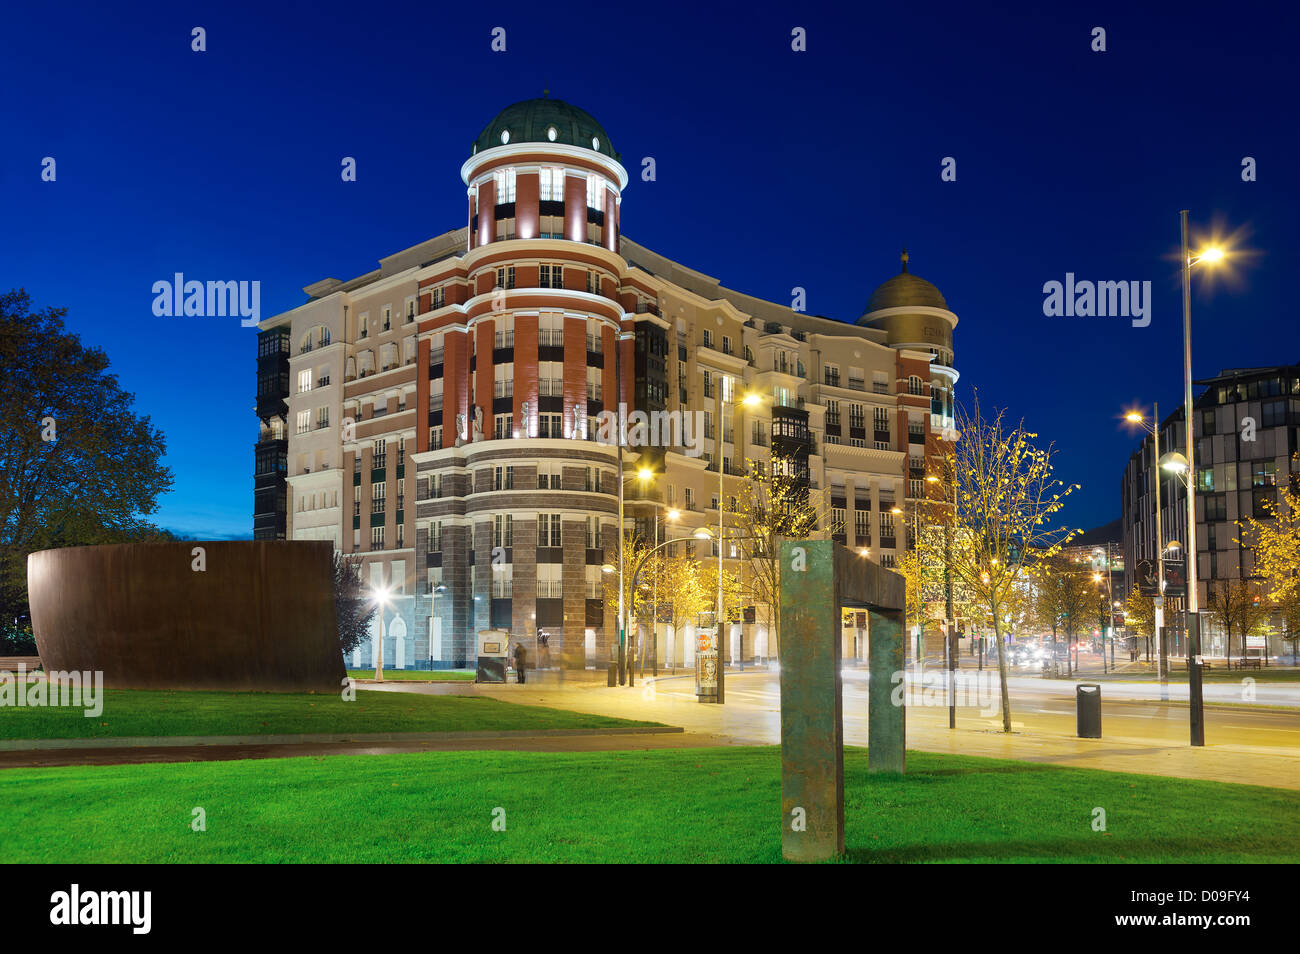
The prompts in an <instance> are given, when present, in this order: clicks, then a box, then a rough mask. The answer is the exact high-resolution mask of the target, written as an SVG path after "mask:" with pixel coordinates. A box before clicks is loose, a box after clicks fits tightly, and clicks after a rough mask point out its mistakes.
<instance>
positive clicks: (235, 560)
mask: <svg viewBox="0 0 1300 954" xmlns="http://www.w3.org/2000/svg"><path fill="white" fill-rule="evenodd" d="M27 590H28V600H29V602H30V604H31V608H32V628H33V629H34V631H35V634H36V648H37V649H38V651H39V652H40V654H41V660H42V662H43V664H44V667H45V669H46V671H53V670H60V669H61V670H65V671H71V670H81V671H85V670H92V671H93V670H99V671H102V672H103V674H104V685H106V686H111V687H117V688H132V689H230V690H271V691H278V692H291V691H297V692H303V691H312V690H315V691H322V692H337V691H339V687H340V686H341V684H342V682H343V679H344V676H345V672H344V668H343V654H342V653H341V652H340V650H339V638H338V629H337V624H336V622H335V617H334V570H333V546H332V544H330V543H329V542H325V541H320V542H316V541H312V542H307V541H255V542H243V541H239V542H231V541H201V542H192V541H186V542H183V543H126V544H119V545H115V546H96V547H67V548H64V549H58V550H42V551H40V552H38V553H33V554H31V555H30V556H28V558H27Z"/></svg>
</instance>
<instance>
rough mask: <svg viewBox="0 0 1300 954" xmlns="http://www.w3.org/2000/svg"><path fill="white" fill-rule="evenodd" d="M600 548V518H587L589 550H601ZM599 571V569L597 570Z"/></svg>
mask: <svg viewBox="0 0 1300 954" xmlns="http://www.w3.org/2000/svg"><path fill="white" fill-rule="evenodd" d="M600 548H601V546H600V518H599V517H588V518H587V549H588V550H599V549H600ZM597 570H599V568H597Z"/></svg>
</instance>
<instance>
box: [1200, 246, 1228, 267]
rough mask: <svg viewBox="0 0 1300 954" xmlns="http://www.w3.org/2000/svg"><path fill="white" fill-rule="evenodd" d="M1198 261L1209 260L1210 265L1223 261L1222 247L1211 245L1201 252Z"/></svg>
mask: <svg viewBox="0 0 1300 954" xmlns="http://www.w3.org/2000/svg"><path fill="white" fill-rule="evenodd" d="M1199 261H1202V262H1209V263H1210V264H1211V265H1213V264H1214V263H1216V262H1221V261H1223V249H1221V248H1220V247H1219V246H1217V245H1211V246H1210V247H1209V248H1207V249H1206V250H1205V251H1203V252H1202V253H1201V257H1200V259H1199Z"/></svg>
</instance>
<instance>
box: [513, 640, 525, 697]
mask: <svg viewBox="0 0 1300 954" xmlns="http://www.w3.org/2000/svg"><path fill="white" fill-rule="evenodd" d="M527 667H528V650H526V649H524V641H523V640H522V639H521V640H518V641H517V642H516V643H515V681H516V682H517V683H519V684H520V685H521V686H522V685H523V684H524V674H525V670H526V669H527Z"/></svg>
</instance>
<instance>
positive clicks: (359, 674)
mask: <svg viewBox="0 0 1300 954" xmlns="http://www.w3.org/2000/svg"><path fill="white" fill-rule="evenodd" d="M348 675H349V676H351V677H352V678H353V679H374V678H375V671H374V670H373V669H349V670H348ZM389 680H396V681H399V682H473V681H474V673H472V672H464V671H462V670H459V669H385V670H384V681H385V682H387V681H389Z"/></svg>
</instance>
